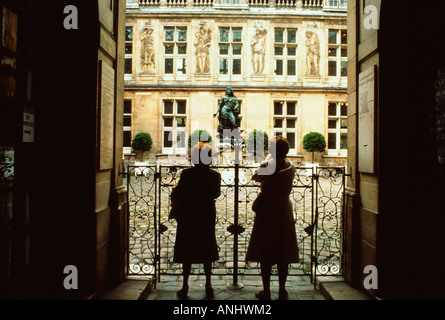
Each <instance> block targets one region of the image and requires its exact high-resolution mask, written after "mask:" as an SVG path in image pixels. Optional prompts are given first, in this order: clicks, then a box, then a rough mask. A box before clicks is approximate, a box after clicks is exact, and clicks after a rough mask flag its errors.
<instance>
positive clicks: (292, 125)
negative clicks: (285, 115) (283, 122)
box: [287, 119, 295, 128]
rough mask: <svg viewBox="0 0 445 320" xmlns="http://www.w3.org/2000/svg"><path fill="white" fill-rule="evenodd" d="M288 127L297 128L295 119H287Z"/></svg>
mask: <svg viewBox="0 0 445 320" xmlns="http://www.w3.org/2000/svg"><path fill="white" fill-rule="evenodd" d="M287 127H288V128H295V119H287Z"/></svg>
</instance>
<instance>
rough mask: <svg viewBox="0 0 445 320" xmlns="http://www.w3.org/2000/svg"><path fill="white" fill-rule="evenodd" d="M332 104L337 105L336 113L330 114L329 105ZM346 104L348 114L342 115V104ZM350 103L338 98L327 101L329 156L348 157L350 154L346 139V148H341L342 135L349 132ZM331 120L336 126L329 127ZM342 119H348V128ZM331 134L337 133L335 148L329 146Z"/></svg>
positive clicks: (327, 146)
mask: <svg viewBox="0 0 445 320" xmlns="http://www.w3.org/2000/svg"><path fill="white" fill-rule="evenodd" d="M331 104H335V105H336V114H335V115H330V114H329V107H330V105H331ZM343 105H345V106H346V115H342V113H341V109H342V106H343ZM347 108H348V103H347V102H346V101H338V100H329V101H328V103H327V123H326V128H327V130H326V131H327V133H328V135H327V139H326V149H327V151H328V155H329V156H342V157H346V156H347V155H348V147H347V140H346V148H341V136H342V134H346V136H347V134H348V123H347V121H348V111H347V110H348V109H347ZM329 121H335V122H336V124H335V128H329ZM342 121H346V128H343V127H342ZM329 134H335V148H329Z"/></svg>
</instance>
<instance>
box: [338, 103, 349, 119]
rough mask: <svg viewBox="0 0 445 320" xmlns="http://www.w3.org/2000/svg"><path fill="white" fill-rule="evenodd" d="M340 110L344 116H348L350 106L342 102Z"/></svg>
mask: <svg viewBox="0 0 445 320" xmlns="http://www.w3.org/2000/svg"><path fill="white" fill-rule="evenodd" d="M340 110H341V115H342V116H343V117H346V116H347V115H348V106H347V105H346V103H342V104H341V105H340Z"/></svg>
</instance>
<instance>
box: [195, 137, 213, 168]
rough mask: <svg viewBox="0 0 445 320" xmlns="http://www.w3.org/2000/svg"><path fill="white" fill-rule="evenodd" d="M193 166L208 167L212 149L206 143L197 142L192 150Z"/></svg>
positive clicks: (210, 161)
mask: <svg viewBox="0 0 445 320" xmlns="http://www.w3.org/2000/svg"><path fill="white" fill-rule="evenodd" d="M192 163H193V164H194V165H210V164H211V163H212V148H211V147H210V145H209V144H208V143H204V142H198V143H197V144H196V145H195V146H194V147H193V149H192Z"/></svg>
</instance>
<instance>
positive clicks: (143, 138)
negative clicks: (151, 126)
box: [131, 132, 153, 161]
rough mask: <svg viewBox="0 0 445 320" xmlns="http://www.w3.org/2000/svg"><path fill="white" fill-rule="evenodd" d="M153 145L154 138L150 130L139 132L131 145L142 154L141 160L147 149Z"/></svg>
mask: <svg viewBox="0 0 445 320" xmlns="http://www.w3.org/2000/svg"><path fill="white" fill-rule="evenodd" d="M152 146H153V139H152V137H151V135H150V134H149V133H148V132H138V133H137V134H136V135H135V136H134V138H133V140H132V141H131V147H132V148H133V150H135V151H137V152H139V153H140V155H141V161H143V160H142V157H143V154H144V152H145V151H149V150H150V149H151V147H152Z"/></svg>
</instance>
